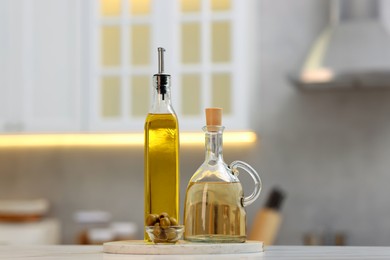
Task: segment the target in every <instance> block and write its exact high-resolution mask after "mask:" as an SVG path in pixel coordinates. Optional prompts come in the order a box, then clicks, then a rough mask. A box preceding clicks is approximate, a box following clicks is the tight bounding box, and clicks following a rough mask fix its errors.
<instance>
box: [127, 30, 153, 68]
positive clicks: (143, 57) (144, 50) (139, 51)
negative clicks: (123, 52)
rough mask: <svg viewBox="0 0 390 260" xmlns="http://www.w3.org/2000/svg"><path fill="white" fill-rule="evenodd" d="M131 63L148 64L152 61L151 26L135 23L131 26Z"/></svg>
mask: <svg viewBox="0 0 390 260" xmlns="http://www.w3.org/2000/svg"><path fill="white" fill-rule="evenodd" d="M131 42H132V46H131V59H132V61H131V63H132V64H133V65H147V64H149V62H150V26H149V25H144V24H142V25H133V26H132V27H131Z"/></svg>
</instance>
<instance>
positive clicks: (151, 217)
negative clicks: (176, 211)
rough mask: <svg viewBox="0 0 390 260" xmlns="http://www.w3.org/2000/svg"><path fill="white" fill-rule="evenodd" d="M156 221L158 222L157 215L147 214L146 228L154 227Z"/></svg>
mask: <svg viewBox="0 0 390 260" xmlns="http://www.w3.org/2000/svg"><path fill="white" fill-rule="evenodd" d="M157 220H158V215H156V214H149V215H148V216H147V217H146V225H147V226H154V224H156V223H157Z"/></svg>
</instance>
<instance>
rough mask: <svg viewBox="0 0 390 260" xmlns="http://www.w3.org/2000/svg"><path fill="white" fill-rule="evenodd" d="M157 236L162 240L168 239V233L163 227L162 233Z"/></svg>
mask: <svg viewBox="0 0 390 260" xmlns="http://www.w3.org/2000/svg"><path fill="white" fill-rule="evenodd" d="M157 238H158V239H160V240H166V239H167V234H165V232H164V230H163V229H161V233H160V234H159V235H158V236H157Z"/></svg>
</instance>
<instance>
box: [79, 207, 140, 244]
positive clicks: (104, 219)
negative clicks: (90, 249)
mask: <svg viewBox="0 0 390 260" xmlns="http://www.w3.org/2000/svg"><path fill="white" fill-rule="evenodd" d="M74 219H75V221H76V222H77V224H78V229H79V232H78V235H77V238H76V240H77V244H80V245H101V244H103V243H105V242H109V241H117V240H133V239H136V235H137V231H138V229H137V225H136V224H135V223H133V222H111V219H112V216H111V213H109V212H106V211H77V212H76V213H75V214H74Z"/></svg>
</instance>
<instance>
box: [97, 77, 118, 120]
mask: <svg viewBox="0 0 390 260" xmlns="http://www.w3.org/2000/svg"><path fill="white" fill-rule="evenodd" d="M120 84H121V83H120V79H119V77H104V78H103V79H102V89H101V105H102V107H101V109H102V110H101V113H102V116H103V117H116V116H119V115H120V114H121V113H120V111H121V95H120V92H121V91H120Z"/></svg>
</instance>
